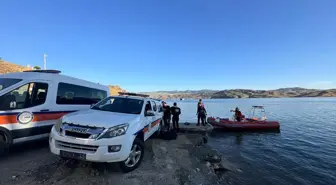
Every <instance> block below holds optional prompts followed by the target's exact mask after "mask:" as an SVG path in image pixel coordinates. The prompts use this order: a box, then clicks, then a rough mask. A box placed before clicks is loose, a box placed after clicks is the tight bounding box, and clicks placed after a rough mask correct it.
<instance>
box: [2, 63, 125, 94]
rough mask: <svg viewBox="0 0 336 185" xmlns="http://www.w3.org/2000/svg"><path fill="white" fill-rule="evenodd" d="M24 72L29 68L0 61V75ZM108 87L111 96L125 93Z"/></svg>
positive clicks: (113, 86)
mask: <svg viewBox="0 0 336 185" xmlns="http://www.w3.org/2000/svg"><path fill="white" fill-rule="evenodd" d="M25 70H31V68H28V67H24V66H20V65H17V64H13V63H11V62H6V61H4V60H0V74H6V73H14V72H22V71H25ZM108 87H109V89H110V94H111V95H118V92H120V91H122V92H125V90H124V89H121V88H120V86H118V85H109V86H108Z"/></svg>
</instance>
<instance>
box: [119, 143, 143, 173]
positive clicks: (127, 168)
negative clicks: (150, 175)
mask: <svg viewBox="0 0 336 185" xmlns="http://www.w3.org/2000/svg"><path fill="white" fill-rule="evenodd" d="M144 150H145V148H144V143H143V141H141V140H140V139H138V138H135V140H134V142H133V145H132V149H131V152H130V155H129V157H128V158H127V159H126V160H125V161H122V162H120V168H121V170H122V171H123V172H124V173H128V172H131V171H133V170H135V169H136V168H137V167H138V166H139V165H140V163H141V161H142V159H143V156H144V154H145V152H144Z"/></svg>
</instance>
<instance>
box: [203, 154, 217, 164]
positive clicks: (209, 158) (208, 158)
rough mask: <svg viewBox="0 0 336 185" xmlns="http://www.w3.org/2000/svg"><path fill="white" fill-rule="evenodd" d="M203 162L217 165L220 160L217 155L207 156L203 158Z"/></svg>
mask: <svg viewBox="0 0 336 185" xmlns="http://www.w3.org/2000/svg"><path fill="white" fill-rule="evenodd" d="M204 161H208V162H210V163H219V162H220V161H221V158H220V157H219V156H218V155H211V154H208V155H206V156H205V157H204Z"/></svg>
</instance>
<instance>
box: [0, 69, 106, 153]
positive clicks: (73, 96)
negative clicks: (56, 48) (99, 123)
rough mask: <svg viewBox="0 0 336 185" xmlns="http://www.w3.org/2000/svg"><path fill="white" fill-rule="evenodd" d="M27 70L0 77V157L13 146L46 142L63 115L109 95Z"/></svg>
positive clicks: (99, 88)
mask: <svg viewBox="0 0 336 185" xmlns="http://www.w3.org/2000/svg"><path fill="white" fill-rule="evenodd" d="M60 73H61V72H60V71H57V70H29V71H24V72H18V73H8V74H3V75H0V155H3V154H5V153H7V152H8V151H9V149H10V147H11V146H12V145H13V144H16V143H20V142H25V141H31V140H36V139H41V138H44V137H46V138H48V136H49V133H50V131H51V128H52V126H53V125H54V124H55V123H56V121H57V120H58V119H59V118H61V117H62V116H63V115H65V114H68V113H72V112H75V111H78V110H83V109H88V108H90V106H91V105H93V104H96V103H97V102H99V101H100V100H102V99H104V98H106V97H107V96H108V95H109V88H108V87H107V86H104V85H100V84H98V83H93V82H89V81H86V80H81V79H77V78H73V77H70V76H65V75H61V74H60Z"/></svg>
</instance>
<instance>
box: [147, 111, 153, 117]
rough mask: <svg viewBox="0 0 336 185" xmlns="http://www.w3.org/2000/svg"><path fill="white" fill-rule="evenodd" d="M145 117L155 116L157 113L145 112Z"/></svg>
mask: <svg viewBox="0 0 336 185" xmlns="http://www.w3.org/2000/svg"><path fill="white" fill-rule="evenodd" d="M145 116H146V117H147V116H155V113H154V112H153V111H151V110H149V111H146V112H145Z"/></svg>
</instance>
